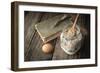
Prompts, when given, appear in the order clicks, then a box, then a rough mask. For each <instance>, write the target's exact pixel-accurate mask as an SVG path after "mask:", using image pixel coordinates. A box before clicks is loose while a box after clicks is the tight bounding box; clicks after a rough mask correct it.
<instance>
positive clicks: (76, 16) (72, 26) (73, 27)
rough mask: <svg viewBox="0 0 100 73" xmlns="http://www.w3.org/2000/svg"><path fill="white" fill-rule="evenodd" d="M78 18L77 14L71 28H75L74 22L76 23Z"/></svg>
mask: <svg viewBox="0 0 100 73" xmlns="http://www.w3.org/2000/svg"><path fill="white" fill-rule="evenodd" d="M78 17H79V14H77V16H76V18H75V21H74V23H73V26H72V28H75V26H76V22H77V20H78Z"/></svg>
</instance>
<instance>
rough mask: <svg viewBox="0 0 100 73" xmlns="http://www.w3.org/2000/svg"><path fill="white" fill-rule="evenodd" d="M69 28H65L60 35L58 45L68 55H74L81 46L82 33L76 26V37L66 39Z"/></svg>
mask: <svg viewBox="0 0 100 73" xmlns="http://www.w3.org/2000/svg"><path fill="white" fill-rule="evenodd" d="M68 29H69V27H67V28H65V29H64V30H63V31H62V33H61V35H60V41H61V42H60V45H61V48H62V49H63V50H64V51H65V52H66V53H67V54H69V55H73V54H75V53H76V52H77V51H78V50H79V49H80V48H81V44H82V38H83V37H82V33H81V31H80V27H79V26H76V29H77V30H76V35H75V36H74V37H72V38H68V34H66V33H67V32H68Z"/></svg>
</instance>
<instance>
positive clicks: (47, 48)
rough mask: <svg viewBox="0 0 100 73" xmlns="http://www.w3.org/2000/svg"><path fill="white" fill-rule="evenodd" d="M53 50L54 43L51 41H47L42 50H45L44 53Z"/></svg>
mask: <svg viewBox="0 0 100 73" xmlns="http://www.w3.org/2000/svg"><path fill="white" fill-rule="evenodd" d="M53 50H54V48H53V46H52V44H50V43H46V44H44V45H43V46H42V51H43V52H44V53H47V54H48V53H52V52H53Z"/></svg>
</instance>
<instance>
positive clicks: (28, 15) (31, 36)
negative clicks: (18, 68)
mask: <svg viewBox="0 0 100 73" xmlns="http://www.w3.org/2000/svg"><path fill="white" fill-rule="evenodd" d="M59 14H60V13H59ZM56 15H58V13H39V12H27V11H26V12H25V20H24V23H25V26H24V60H25V61H40V60H41V61H43V60H67V59H84V58H90V40H89V39H90V38H89V37H90V23H89V22H90V20H89V16H90V15H80V17H79V20H78V23H82V25H84V26H85V27H86V29H87V31H88V35H87V36H86V37H85V40H84V43H83V45H82V47H81V49H80V50H79V51H78V52H77V53H76V54H74V55H68V54H67V53H65V52H64V51H63V50H62V49H61V47H60V39H59V37H57V38H55V39H54V40H52V41H50V42H51V43H52V44H53V46H54V47H55V48H54V52H53V53H51V54H45V53H44V52H43V51H42V45H43V44H44V43H43V41H42V40H41V38H40V36H39V34H38V33H37V31H36V30H35V27H34V26H35V24H36V23H39V22H41V21H44V20H47V19H48V18H51V17H53V16H56ZM71 15H72V18H73V19H72V20H74V17H75V14H71ZM85 24H86V25H85Z"/></svg>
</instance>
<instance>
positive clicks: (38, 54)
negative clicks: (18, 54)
mask: <svg viewBox="0 0 100 73" xmlns="http://www.w3.org/2000/svg"><path fill="white" fill-rule="evenodd" d="M41 14H42V17H41V19H40V21H43V20H46V19H47V18H49V17H51V16H53V15H54V14H53V15H52V14H47V13H46V14H45V13H41ZM29 29H31V27H30V28H29ZM32 31H33V29H31V33H32ZM28 32H29V31H28ZM33 34H34V35H33V36H32V38H30V37H28V38H27V39H30V41H31V42H30V45H29V47H28V49H29V51H28V52H27V53H26V55H25V61H37V60H51V59H52V55H53V54H52V53H51V54H45V53H43V52H42V50H41V48H42V45H43V44H44V43H43V41H42V40H41V38H40V36H39V35H38V33H37V31H35V33H33ZM53 41H54V40H53ZM53 41H51V43H52V44H53Z"/></svg>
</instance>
